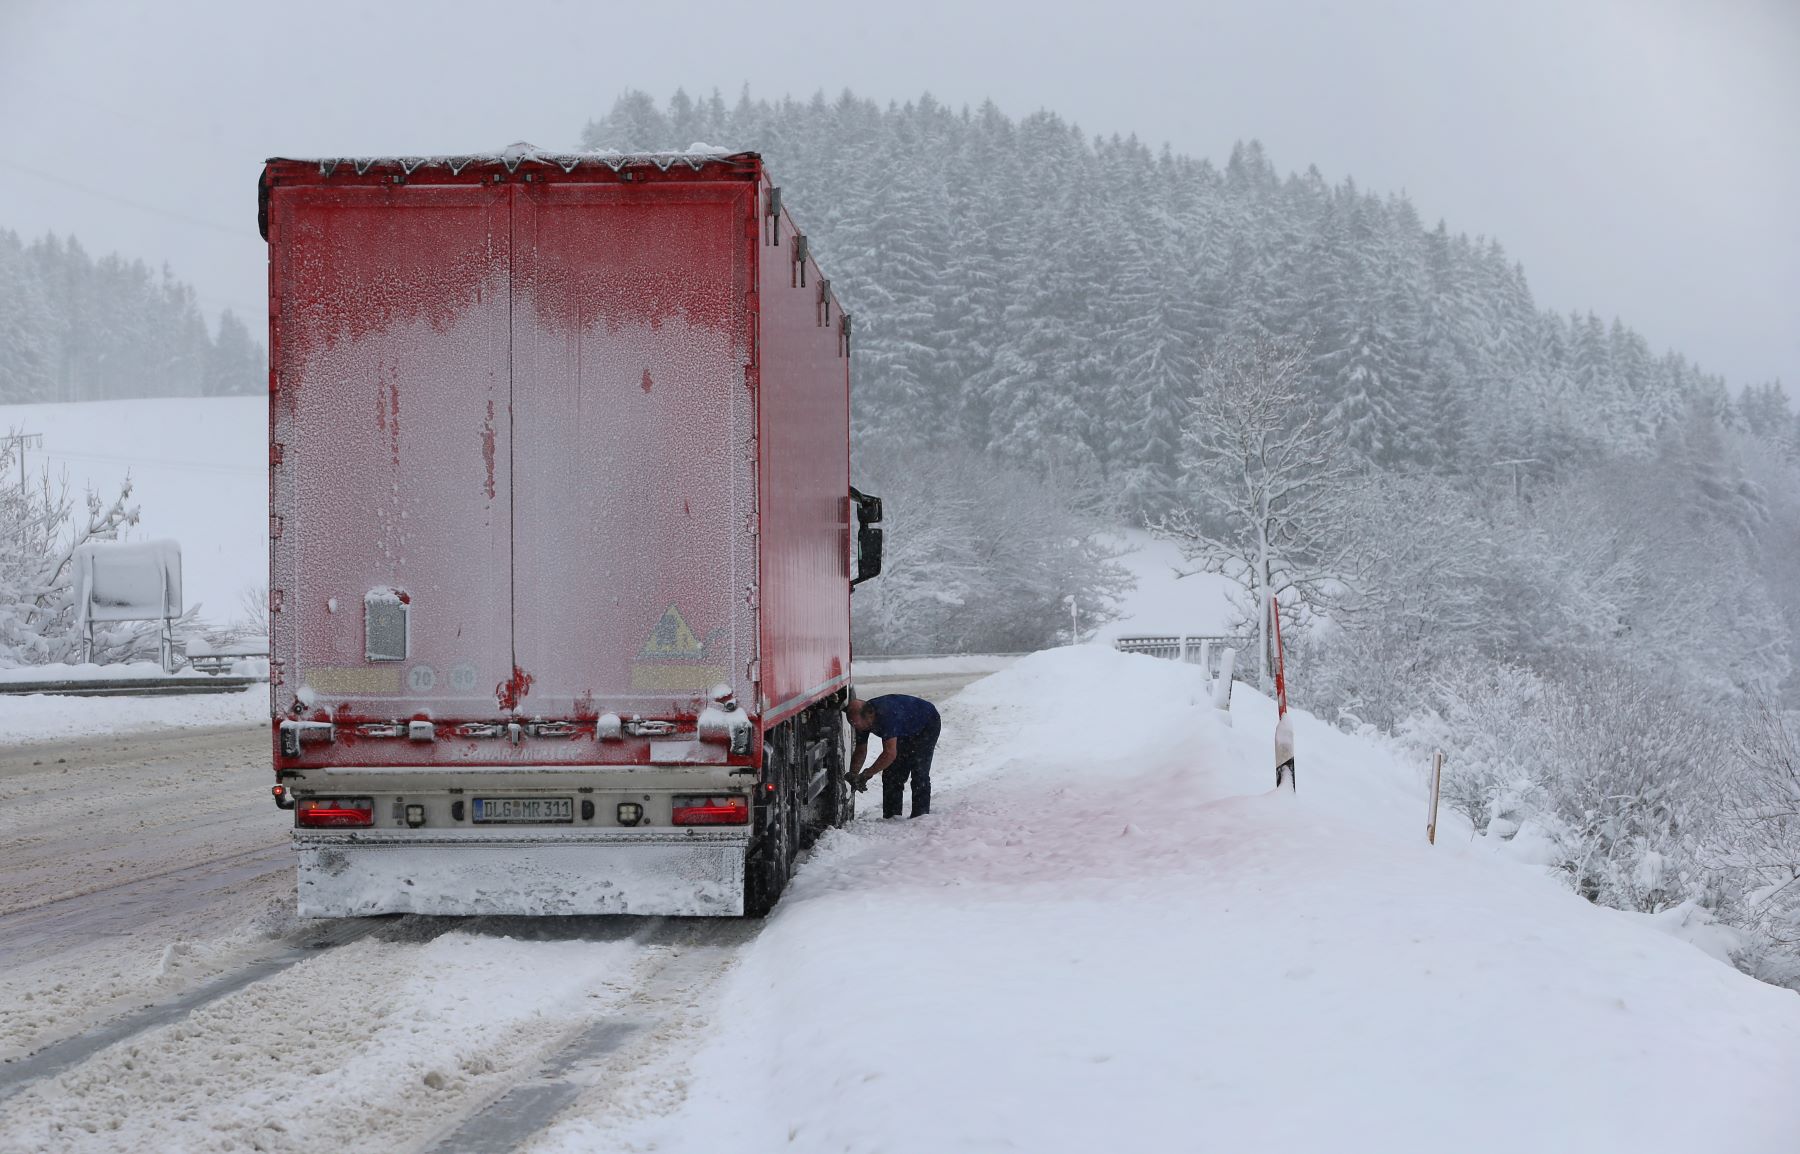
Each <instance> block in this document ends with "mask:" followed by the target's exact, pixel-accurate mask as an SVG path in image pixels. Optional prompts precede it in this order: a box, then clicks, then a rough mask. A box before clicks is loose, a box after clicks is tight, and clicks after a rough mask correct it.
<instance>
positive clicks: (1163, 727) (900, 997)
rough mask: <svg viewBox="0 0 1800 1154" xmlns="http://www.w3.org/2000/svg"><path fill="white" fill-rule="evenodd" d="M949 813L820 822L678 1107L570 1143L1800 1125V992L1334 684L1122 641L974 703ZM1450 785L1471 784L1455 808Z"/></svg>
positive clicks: (1022, 664)
mask: <svg viewBox="0 0 1800 1154" xmlns="http://www.w3.org/2000/svg"><path fill="white" fill-rule="evenodd" d="M944 713H945V729H944V743H943V745H942V746H941V747H940V758H939V762H940V764H939V769H938V771H937V772H936V774H935V775H934V777H935V779H936V782H935V784H936V800H935V802H934V804H935V805H936V812H934V813H933V814H932V816H931V817H929V818H926V819H924V820H921V821H916V822H913V821H898V822H882V821H879V820H874V819H871V818H870V817H869V816H868V815H867V813H866V812H865V814H864V816H863V818H862V819H860V820H858V821H857V822H856V823H854V824H853V825H852V826H851V827H850V828H849V829H847V830H844V831H840V832H836V833H833V834H831V835H828V836H827V837H826V838H824V839H823V840H822V841H821V843H820V845H819V847H818V849H817V850H816V851H815V855H814V857H813V859H812V860H811V861H809V862H808V863H807V865H806V866H805V868H804V869H803V870H802V872H801V874H800V876H799V877H798V878H797V879H796V882H795V884H794V886H793V888H792V890H791V891H790V893H789V895H788V897H786V898H785V899H784V900H783V902H782V904H781V907H780V908H779V909H778V910H777V911H776V913H775V915H774V916H773V917H772V918H771V919H770V920H769V922H768V924H767V927H766V929H765V930H764V932H763V933H762V935H761V936H760V937H759V938H758V939H757V940H756V941H755V942H754V943H753V944H752V945H751V946H750V947H749V948H748V950H747V952H746V955H745V957H744V959H743V961H742V962H741V964H740V966H739V968H738V970H737V971H736V972H735V973H734V975H733V976H732V977H731V979H730V980H729V983H728V991H727V995H726V1000H725V1005H726V1006H727V1007H729V1010H728V1012H724V1013H721V1014H720V1015H719V1016H718V1019H717V1020H718V1023H719V1024H718V1028H717V1031H716V1033H715V1034H714V1035H713V1036H712V1041H711V1044H710V1045H709V1046H708V1047H707V1048H706V1049H704V1050H703V1051H701V1052H700V1053H699V1054H698V1055H697V1056H695V1057H694V1058H692V1059H691V1061H687V1062H672V1063H671V1065H670V1068H669V1070H668V1071H667V1076H668V1077H669V1078H671V1079H681V1080H683V1084H685V1085H686V1087H687V1104H686V1106H685V1107H684V1109H682V1110H681V1111H680V1112H679V1113H677V1114H676V1115H674V1116H673V1117H669V1118H664V1119H661V1120H657V1121H650V1122H618V1121H616V1120H613V1119H611V1118H610V1117H609V1116H608V1115H606V1114H604V1113H602V1112H598V1111H596V1112H594V1113H590V1114H589V1115H588V1116H586V1117H584V1118H580V1119H577V1120H573V1121H568V1122H565V1123H564V1124H562V1125H561V1126H559V1127H557V1128H556V1129H555V1130H553V1131H552V1132H551V1133H549V1134H547V1135H546V1137H545V1139H544V1140H543V1141H542V1142H541V1143H540V1144H538V1145H537V1146H535V1147H533V1149H535V1150H539V1151H576V1150H588V1149H613V1148H620V1147H628V1148H639V1147H650V1146H653V1147H654V1148H656V1149H658V1150H663V1151H696V1152H701V1151H715V1150H722V1149H746V1150H748V1149H756V1150H768V1149H777V1148H779V1149H785V1150H794V1151H841V1150H851V1151H872V1150H884V1151H921V1152H923V1151H932V1152H936V1151H943V1150H998V1149H1018V1150H1031V1151H1065V1150H1066V1151H1084V1152H1085V1151H1095V1150H1169V1149H1197V1148H1204V1149H1215V1150H1233V1151H1235V1150H1258V1151H1318V1150H1382V1151H1437V1150H1441V1149H1446V1148H1451V1147H1454V1148H1455V1149H1458V1150H1461V1151H1495V1152H1500V1151H1505V1152H1507V1154H1513V1152H1516V1151H1520V1150H1574V1149H1591V1150H1630V1151H1633V1152H1634V1154H1642V1152H1653V1151H1669V1152H1671V1154H1673V1152H1681V1154H1690V1152H1691V1151H1694V1150H1730V1151H1733V1152H1736V1154H1753V1152H1764V1151H1766V1152H1768V1154H1792V1151H1793V1150H1795V1149H1797V1148H1800V1099H1797V1098H1796V1096H1795V1095H1794V1093H1793V1085H1794V1078H1795V1076H1796V1074H1800V1000H1796V999H1795V998H1794V997H1793V995H1792V994H1791V993H1788V992H1786V991H1782V990H1778V989H1775V988H1772V987H1768V986H1763V985H1760V984H1758V983H1756V982H1754V981H1752V980H1751V979H1749V978H1746V977H1744V976H1743V975H1741V974H1738V973H1736V972H1735V971H1733V970H1731V969H1730V968H1728V967H1727V966H1724V965H1721V964H1719V963H1718V962H1717V961H1715V960H1714V959H1713V958H1711V957H1708V956H1707V955H1706V954H1704V953H1702V952H1701V951H1699V950H1697V949H1695V948H1693V947H1692V946H1691V945H1689V944H1687V943H1686V942H1684V941H1679V940H1676V939H1675V938H1673V937H1670V936H1668V935H1667V934H1664V933H1662V932H1659V931H1658V930H1657V929H1655V928H1652V927H1648V926H1646V925H1644V924H1643V923H1642V922H1641V921H1640V920H1636V919H1630V918H1626V917H1622V916H1620V915H1618V914H1616V913H1614V912H1613V911H1610V910H1601V909H1597V908H1595V907H1593V906H1590V905H1588V904H1586V903H1584V902H1582V901H1581V900H1579V899H1578V898H1575V897H1574V896H1572V895H1570V894H1568V893H1567V892H1565V891H1564V890H1562V889H1561V888H1560V887H1558V886H1557V885H1555V884H1554V883H1553V882H1551V881H1550V880H1549V879H1547V878H1545V877H1543V876H1542V875H1541V874H1540V873H1538V872H1537V871H1535V870H1533V869H1529V868H1521V867H1520V866H1519V865H1518V864H1516V863H1513V862H1509V861H1505V860H1501V859H1499V858H1497V857H1496V856H1495V855H1493V854H1492V853H1491V852H1489V851H1487V850H1486V849H1484V848H1482V847H1479V846H1475V845H1471V844H1470V843H1469V831H1468V827H1467V826H1466V824H1460V825H1459V824H1458V823H1456V822H1454V821H1445V822H1444V823H1443V826H1442V828H1440V831H1439V843H1438V845H1437V846H1436V847H1431V846H1428V845H1426V843H1425V839H1424V820H1425V814H1424V796H1423V791H1422V788H1421V784H1420V778H1421V775H1420V774H1419V772H1418V771H1417V770H1416V769H1415V768H1414V767H1410V766H1405V765H1400V764H1396V763H1395V762H1394V761H1393V760H1392V759H1391V758H1390V757H1389V756H1388V755H1386V754H1385V753H1383V752H1382V751H1381V750H1380V749H1379V748H1377V747H1374V746H1371V745H1370V744H1368V743H1366V742H1363V741H1361V740H1358V739H1354V738H1351V737H1348V736H1346V735H1343V734H1340V733H1337V732H1335V731H1333V730H1331V729H1330V728H1329V727H1327V726H1325V725H1323V724H1321V723H1318V722H1316V721H1315V720H1314V719H1312V718H1310V717H1308V716H1306V715H1304V714H1302V715H1299V716H1298V718H1297V721H1298V727H1297V728H1298V742H1299V744H1298V752H1299V759H1298V764H1299V782H1300V792H1299V793H1298V794H1289V793H1275V792H1273V791H1272V790H1271V789H1270V785H1271V783H1272V781H1273V756H1272V748H1271V740H1272V731H1273V723H1274V716H1273V710H1272V708H1271V707H1270V705H1269V703H1268V702H1267V701H1266V699H1263V698H1261V697H1259V696H1257V695H1256V694H1254V693H1252V692H1249V691H1247V690H1244V689H1243V688H1242V687H1240V688H1239V696H1238V699H1237V702H1236V704H1235V708H1234V717H1233V721H1234V725H1233V727H1231V728H1226V727H1223V726H1221V725H1220V724H1218V722H1217V721H1216V719H1215V714H1214V711H1213V710H1211V709H1210V708H1209V707H1208V706H1207V705H1206V697H1205V694H1204V684H1203V682H1202V680H1201V678H1200V676H1199V673H1198V671H1197V670H1195V669H1193V668H1192V667H1184V666H1180V665H1176V664H1174V663H1172V662H1162V661H1157V660H1155V659H1151V658H1146V657H1137V656H1131V655H1124V654H1118V653H1114V652H1112V651H1110V650H1107V649H1104V648H1101V647H1098V646H1095V647H1084V648H1080V649H1065V650H1056V651H1051V652H1047V653H1042V654H1038V655H1035V656H1033V657H1029V658H1025V659H1023V660H1021V661H1019V662H1018V663H1016V664H1015V665H1013V666H1011V667H1010V668H1008V669H1006V670H1004V671H1003V672H1000V673H997V674H995V675H994V676H992V677H990V678H988V679H986V680H985V681H982V682H980V683H977V684H976V685H974V686H971V687H970V688H969V689H968V690H966V691H965V692H964V693H962V694H961V695H959V696H957V697H956V698H953V699H952V700H950V701H949V702H948V703H946V705H945V709H944ZM1446 816H1448V815H1446Z"/></svg>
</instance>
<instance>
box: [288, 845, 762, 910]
mask: <svg viewBox="0 0 1800 1154" xmlns="http://www.w3.org/2000/svg"><path fill="white" fill-rule="evenodd" d="M748 846H749V831H748V830H738V829H734V830H730V831H714V830H691V831H690V830H682V831H679V832H676V831H670V830H662V831H650V830H613V831H597V830H533V831H531V832H529V833H527V832H523V831H512V832H501V831H489V830H468V831H463V830H446V831H436V832H428V831H425V830H417V831H414V830H354V831H351V830H344V831H326V830H317V831H314V830H306V831H296V832H295V834H294V848H295V850H297V851H298V853H299V871H298V890H299V897H300V903H299V904H300V914H301V916H302V917H314V918H344V917H361V916H364V915H369V914H393V913H407V914H441V915H452V916H455V915H487V914H526V915H555V914H662V915H670V916H714V917H718V916H731V915H737V914H742V913H743V912H744V854H745V851H746V850H747V848H748Z"/></svg>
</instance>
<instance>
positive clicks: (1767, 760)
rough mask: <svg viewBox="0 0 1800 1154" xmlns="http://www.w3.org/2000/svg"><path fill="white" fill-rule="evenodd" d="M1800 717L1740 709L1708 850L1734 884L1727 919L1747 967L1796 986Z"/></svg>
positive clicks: (1799, 960) (1757, 706) (1799, 967)
mask: <svg viewBox="0 0 1800 1154" xmlns="http://www.w3.org/2000/svg"><path fill="white" fill-rule="evenodd" d="M1797 735H1800V715H1796V714H1791V713H1790V714H1786V715H1784V714H1781V713H1779V712H1777V711H1775V710H1774V709H1773V708H1771V707H1770V706H1768V705H1767V704H1766V703H1762V702H1756V703H1753V704H1752V705H1751V706H1750V707H1749V708H1748V709H1747V710H1746V712H1745V722H1744V727H1743V733H1742V736H1741V737H1740V739H1739V741H1738V743H1737V746H1736V749H1735V751H1734V752H1735V753H1736V755H1737V765H1736V772H1735V773H1733V774H1732V776H1731V779H1730V785H1731V788H1730V789H1729V791H1728V793H1727V798H1726V802H1725V805H1724V806H1723V808H1722V812H1721V815H1720V820H1719V821H1718V822H1717V823H1716V827H1715V829H1714V836H1713V838H1712V839H1711V842H1710V846H1709V849H1710V851H1711V854H1712V856H1714V858H1715V860H1716V861H1717V863H1718V864H1719V865H1720V866H1722V867H1723V868H1724V869H1725V870H1727V871H1728V872H1729V873H1730V874H1731V875H1732V877H1733V880H1734V881H1735V883H1736V885H1735V886H1734V888H1733V892H1732V894H1731V896H1730V898H1729V899H1728V900H1727V902H1726V904H1725V911H1724V912H1725V916H1726V920H1728V921H1730V922H1732V923H1733V924H1736V925H1738V926H1741V927H1742V928H1744V929H1745V930H1746V931H1748V932H1749V934H1750V936H1751V940H1752V942H1753V951H1752V953H1751V956H1750V959H1749V961H1750V967H1751V971H1752V972H1753V973H1755V974H1757V976H1758V977H1761V978H1763V979H1764V980H1766V981H1773V982H1780V983H1782V984H1784V985H1792V986H1797V987H1800V737H1797Z"/></svg>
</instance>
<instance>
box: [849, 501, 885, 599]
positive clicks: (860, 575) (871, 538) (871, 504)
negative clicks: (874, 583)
mask: <svg viewBox="0 0 1800 1154" xmlns="http://www.w3.org/2000/svg"><path fill="white" fill-rule="evenodd" d="M850 502H851V504H853V505H855V506H856V526H857V527H856V576H855V578H854V579H852V580H851V582H850V588H852V589H854V588H856V587H857V586H858V585H861V584H862V583H863V582H864V581H867V580H868V579H869V578H871V577H878V576H880V575H881V529H880V527H879V526H878V525H877V524H876V522H877V521H880V520H881V498H880V497H871V496H869V495H868V494H867V493H859V492H857V491H856V490H855V489H851V490H850Z"/></svg>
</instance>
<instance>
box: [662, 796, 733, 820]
mask: <svg viewBox="0 0 1800 1154" xmlns="http://www.w3.org/2000/svg"><path fill="white" fill-rule="evenodd" d="M674 818H675V824H676V825H748V824H749V823H750V799H749V798H747V797H745V796H743V795H742V794H727V795H723V796H718V797H677V798H675V813H674Z"/></svg>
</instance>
